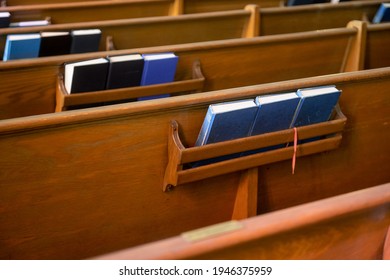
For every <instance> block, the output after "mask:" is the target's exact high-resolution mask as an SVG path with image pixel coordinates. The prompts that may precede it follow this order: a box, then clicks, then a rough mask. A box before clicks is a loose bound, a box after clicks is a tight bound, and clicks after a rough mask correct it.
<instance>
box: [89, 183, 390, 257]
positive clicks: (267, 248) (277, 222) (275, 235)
mask: <svg viewBox="0 0 390 280" xmlns="http://www.w3.org/2000/svg"><path fill="white" fill-rule="evenodd" d="M389 225H390V183H387V184H384V185H380V186H375V187H371V188H367V189H364V190H359V191H354V192H350V193H347V194H343V195H338V196H334V197H332V198H327V199H322V200H318V201H315V202H311V203H306V204H302V205H299V206H295V207H291V208H287V209H284V210H279V211H275V212H272V213H268V214H264V215H260V216H257V217H253V218H248V219H245V220H242V221H240V222H228V223H224V224H219V225H214V226H210V227H207V228H204V229H198V230H194V231H191V232H186V233H183V234H181V235H179V236H175V237H172V238H168V239H165V240H162V241H156V242H153V243H150V244H146V245H141V246H137V247H135V248H129V249H124V250H121V251H118V252H113V253H110V254H106V255H103V256H98V257H96V258H95V259H106V260H107V259H113V260H119V259H140V260H141V259H144V260H145V259H285V260H286V259H295V260H297V259H298V260H302V259H326V260H329V259H337V260H342V259H364V260H368V259H382V258H383V259H385V258H386V257H388V256H386V253H387V254H388V252H387V251H388V249H387V250H385V249H386V247H385V246H384V243H385V239H386V236H387V239H389V238H390V235H389V233H387V230H388V228H389ZM213 228H214V230H212V229H213ZM387 242H388V241H387Z"/></svg>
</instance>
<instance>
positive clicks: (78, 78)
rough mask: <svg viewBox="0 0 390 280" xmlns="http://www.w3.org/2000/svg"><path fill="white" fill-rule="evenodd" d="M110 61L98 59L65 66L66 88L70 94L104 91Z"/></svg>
mask: <svg viewBox="0 0 390 280" xmlns="http://www.w3.org/2000/svg"><path fill="white" fill-rule="evenodd" d="M107 74H108V60H107V59H105V58H97V59H92V60H87V61H81V62H75V63H67V64H65V88H66V90H67V92H68V93H80V92H88V91H99V90H104V89H105V87H106V79H107Z"/></svg>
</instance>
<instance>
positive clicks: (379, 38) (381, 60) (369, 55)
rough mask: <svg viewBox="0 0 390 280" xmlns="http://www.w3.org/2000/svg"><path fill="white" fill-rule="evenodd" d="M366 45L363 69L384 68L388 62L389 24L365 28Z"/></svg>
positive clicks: (389, 56) (389, 59) (371, 25)
mask: <svg viewBox="0 0 390 280" xmlns="http://www.w3.org/2000/svg"><path fill="white" fill-rule="evenodd" d="M366 36H367V44H366V59H365V67H364V68H365V69H373V68H379V67H385V65H386V64H387V61H390V53H389V52H388V48H387V47H388V46H389V44H390V23H382V24H370V25H368V26H367V35H366Z"/></svg>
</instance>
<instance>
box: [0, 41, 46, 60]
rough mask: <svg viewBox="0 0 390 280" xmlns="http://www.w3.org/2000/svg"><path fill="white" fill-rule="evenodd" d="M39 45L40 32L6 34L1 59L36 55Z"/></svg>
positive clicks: (37, 54)
mask: <svg viewBox="0 0 390 280" xmlns="http://www.w3.org/2000/svg"><path fill="white" fill-rule="evenodd" d="M40 45H41V37H40V34H13V35H7V39H6V43H5V48H4V56H3V60H4V61H8V60H14V59H23V58H35V57H38V56H39V49H40Z"/></svg>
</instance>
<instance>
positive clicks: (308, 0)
mask: <svg viewBox="0 0 390 280" xmlns="http://www.w3.org/2000/svg"><path fill="white" fill-rule="evenodd" d="M329 2H330V0H288V1H287V6H300V5H311V4H320V3H329Z"/></svg>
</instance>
